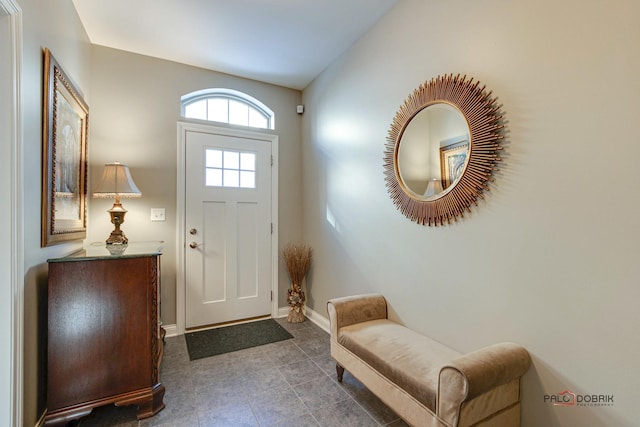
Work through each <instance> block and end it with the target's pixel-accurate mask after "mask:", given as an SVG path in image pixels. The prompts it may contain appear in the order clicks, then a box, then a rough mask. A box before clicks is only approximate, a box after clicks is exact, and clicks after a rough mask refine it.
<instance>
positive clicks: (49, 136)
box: [41, 48, 89, 247]
mask: <svg viewBox="0 0 640 427" xmlns="http://www.w3.org/2000/svg"><path fill="white" fill-rule="evenodd" d="M43 88H44V89H43V92H44V97H43V98H44V99H43V117H42V239H41V246H43V247H44V246H51V245H55V244H58V243H63V242H68V241H73V240H82V239H84V238H86V235H87V142H88V133H89V107H88V106H87V104H86V103H85V102H84V100H83V99H82V97H81V95H80V91H79V90H78V89H77V88H76V87H75V86H74V84H73V82H72V81H71V80H70V79H69V78H68V76H67V75H66V74H65V72H64V71H63V70H62V68H61V67H60V64H58V62H57V61H56V60H55V58H54V57H53V55H52V54H51V52H50V51H49V49H46V48H45V50H44V86H43Z"/></svg>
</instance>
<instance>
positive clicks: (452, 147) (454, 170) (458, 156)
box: [440, 140, 469, 189]
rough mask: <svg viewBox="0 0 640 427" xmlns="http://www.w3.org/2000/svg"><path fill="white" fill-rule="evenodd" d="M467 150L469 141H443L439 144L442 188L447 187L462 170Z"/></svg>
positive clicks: (465, 161) (458, 176)
mask: <svg viewBox="0 0 640 427" xmlns="http://www.w3.org/2000/svg"><path fill="white" fill-rule="evenodd" d="M468 152H469V141H467V140H462V141H458V142H449V141H447V142H445V145H442V146H440V176H441V177H442V188H443V189H446V188H448V187H449V186H450V185H451V184H452V183H454V182H456V180H457V179H458V178H460V176H461V175H462V172H463V171H464V165H465V164H466V163H467V153H468Z"/></svg>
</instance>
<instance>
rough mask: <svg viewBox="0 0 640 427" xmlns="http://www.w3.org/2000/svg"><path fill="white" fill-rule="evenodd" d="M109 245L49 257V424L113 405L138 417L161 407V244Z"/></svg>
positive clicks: (65, 420) (63, 423)
mask: <svg viewBox="0 0 640 427" xmlns="http://www.w3.org/2000/svg"><path fill="white" fill-rule="evenodd" d="M110 246H111V247H109V246H106V245H103V244H102V245H100V246H97V245H91V246H89V247H87V248H86V249H84V250H82V251H80V252H77V253H75V254H72V255H70V256H67V257H64V258H56V259H50V260H48V263H49V287H48V306H49V321H48V322H49V328H48V331H49V335H48V371H47V380H48V381H47V408H48V409H47V415H46V417H45V425H47V426H49V425H65V424H67V423H68V422H69V421H72V420H76V419H78V418H81V417H83V416H86V415H88V414H90V413H91V411H92V410H93V408H96V407H98V406H102V405H108V404H112V403H114V404H116V405H138V419H142V418H148V417H151V416H153V415H155V414H156V413H158V412H159V411H161V410H162V409H163V408H164V403H163V397H164V391H165V388H164V386H163V385H162V384H161V383H160V373H159V369H160V359H161V357H162V339H161V336H162V335H161V328H160V313H159V298H160V279H159V277H160V255H161V250H162V247H161V243H160V242H153V243H146V244H133V243H132V244H129V245H110Z"/></svg>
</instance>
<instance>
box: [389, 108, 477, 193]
mask: <svg viewBox="0 0 640 427" xmlns="http://www.w3.org/2000/svg"><path fill="white" fill-rule="evenodd" d="M397 156H398V157H397V168H398V174H399V176H400V178H401V182H402V184H403V186H404V187H405V189H406V190H407V191H409V192H410V193H411V194H412V196H414V197H415V198H417V199H420V200H431V199H436V198H438V197H440V196H441V195H442V194H443V193H444V192H445V191H446V190H447V188H449V187H452V186H454V185H455V183H456V182H457V181H458V179H459V178H460V177H461V176H462V172H463V171H464V168H465V166H466V164H467V162H468V159H469V126H468V124H467V120H466V119H465V117H464V115H463V114H462V113H461V112H460V110H458V109H457V108H456V107H454V106H452V105H450V104H448V103H446V102H436V103H434V104H431V105H428V106H427V107H425V108H424V109H423V110H421V111H420V112H419V113H417V114H416V115H415V116H414V117H413V118H412V119H411V121H410V122H409V123H408V124H407V126H406V128H405V130H404V132H403V134H402V137H401V139H400V143H399V144H398V153H397Z"/></svg>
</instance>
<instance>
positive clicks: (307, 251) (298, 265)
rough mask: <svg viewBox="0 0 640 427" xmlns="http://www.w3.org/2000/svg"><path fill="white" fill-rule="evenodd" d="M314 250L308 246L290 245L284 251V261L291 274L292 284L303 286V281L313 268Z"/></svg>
mask: <svg viewBox="0 0 640 427" xmlns="http://www.w3.org/2000/svg"><path fill="white" fill-rule="evenodd" d="M312 255H313V249H311V247H309V246H307V245H303V244H296V243H288V244H287V245H286V246H285V247H284V249H282V259H283V260H284V264H285V266H286V267H287V271H288V272H289V279H291V283H292V284H297V285H299V284H301V283H302V279H304V276H305V275H306V274H307V271H309V267H310V266H311V256H312Z"/></svg>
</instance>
